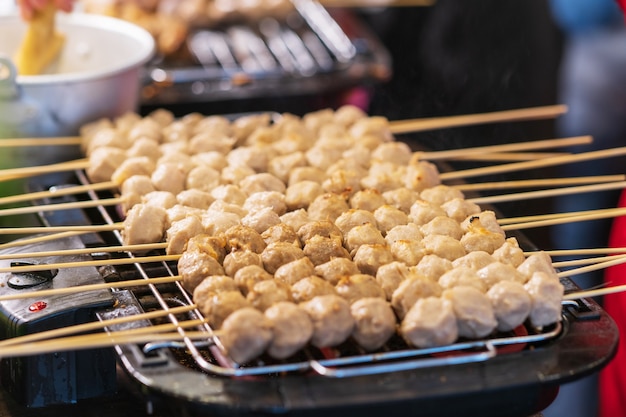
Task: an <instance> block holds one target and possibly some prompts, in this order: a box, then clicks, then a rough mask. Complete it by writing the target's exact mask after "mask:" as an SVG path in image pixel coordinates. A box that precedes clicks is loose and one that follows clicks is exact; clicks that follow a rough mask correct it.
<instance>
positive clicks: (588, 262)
mask: <svg viewBox="0 0 626 417" xmlns="http://www.w3.org/2000/svg"><path fill="white" fill-rule="evenodd" d="M611 259H615V255H609V256H600V257H596V258H582V259H572V260H570V261H560V262H553V263H552V266H553V267H555V268H557V269H558V268H567V267H571V266H580V265H592V264H597V263H600V262H605V261H608V260H611Z"/></svg>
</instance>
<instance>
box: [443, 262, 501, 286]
mask: <svg viewBox="0 0 626 417" xmlns="http://www.w3.org/2000/svg"><path fill="white" fill-rule="evenodd" d="M437 282H438V283H439V285H441V287H442V288H443V289H450V288H454V287H456V286H459V285H467V286H469V287H474V288H476V289H477V290H479V291H480V292H486V291H487V290H488V289H489V287H488V286H487V284H486V283H485V281H483V280H482V279H480V277H479V276H478V272H477V271H476V270H475V269H473V268H470V267H468V266H465V265H459V266H456V267H454V268H453V269H451V270H450V271H448V272H446V273H444V274H443V275H441V277H439V279H438V280H437Z"/></svg>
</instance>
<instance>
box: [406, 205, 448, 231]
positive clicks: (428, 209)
mask: <svg viewBox="0 0 626 417" xmlns="http://www.w3.org/2000/svg"><path fill="white" fill-rule="evenodd" d="M439 216H446V212H445V211H443V209H442V208H441V207H440V206H437V205H435V204H432V203H429V202H427V201H424V200H417V201H416V202H414V203H413V205H412V206H411V208H410V209H409V220H411V221H412V222H413V223H415V224H417V225H420V226H421V225H423V224H426V223H428V222H429V221H431V220H432V219H434V218H435V217H439Z"/></svg>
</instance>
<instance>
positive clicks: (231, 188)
mask: <svg viewBox="0 0 626 417" xmlns="http://www.w3.org/2000/svg"><path fill="white" fill-rule="evenodd" d="M211 196H213V198H214V199H216V200H221V201H224V202H226V203H230V204H236V205H239V206H241V205H242V204H243V203H244V201H246V197H247V196H246V194H245V193H244V192H243V191H241V189H240V188H239V187H238V186H236V185H233V184H222V185H218V186H217V187H215V188H213V189H212V190H211Z"/></svg>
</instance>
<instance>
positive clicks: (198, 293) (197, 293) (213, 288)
mask: <svg viewBox="0 0 626 417" xmlns="http://www.w3.org/2000/svg"><path fill="white" fill-rule="evenodd" d="M237 289H238V288H237V284H236V283H235V281H234V280H233V279H232V278H231V277H229V276H228V275H209V276H207V277H205V278H204V279H203V280H202V281H201V282H200V283H199V284H198V285H197V286H196V287H195V288H194V290H193V292H192V294H193V300H194V302H195V303H196V304H198V305H203V304H204V303H205V302H206V301H207V300H208V298H209V297H211V296H212V295H213V294H216V293H218V292H223V291H237Z"/></svg>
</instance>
